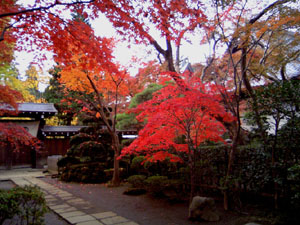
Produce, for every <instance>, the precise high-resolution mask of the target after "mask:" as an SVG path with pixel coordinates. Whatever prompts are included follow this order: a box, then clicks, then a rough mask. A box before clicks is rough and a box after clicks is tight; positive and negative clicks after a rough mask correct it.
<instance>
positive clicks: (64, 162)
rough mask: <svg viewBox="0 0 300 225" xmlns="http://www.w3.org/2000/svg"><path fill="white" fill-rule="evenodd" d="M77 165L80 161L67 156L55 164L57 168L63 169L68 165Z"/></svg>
mask: <svg viewBox="0 0 300 225" xmlns="http://www.w3.org/2000/svg"><path fill="white" fill-rule="evenodd" d="M79 163H80V160H79V159H78V158H75V157H70V156H67V157H62V158H60V159H59V160H58V162H57V166H58V167H65V166H68V165H72V164H79Z"/></svg>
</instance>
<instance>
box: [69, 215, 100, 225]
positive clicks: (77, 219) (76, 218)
mask: <svg viewBox="0 0 300 225" xmlns="http://www.w3.org/2000/svg"><path fill="white" fill-rule="evenodd" d="M66 220H67V221H69V222H70V223H71V224H74V223H75V224H76V223H80V222H87V221H91V220H94V221H95V218H94V217H92V216H90V215H85V216H73V217H69V218H66Z"/></svg>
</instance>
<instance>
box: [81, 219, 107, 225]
mask: <svg viewBox="0 0 300 225" xmlns="http://www.w3.org/2000/svg"><path fill="white" fill-rule="evenodd" d="M76 225H103V223H100V222H99V221H98V220H92V221H87V222H82V223H76Z"/></svg>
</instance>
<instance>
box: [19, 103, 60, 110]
mask: <svg viewBox="0 0 300 225" xmlns="http://www.w3.org/2000/svg"><path fill="white" fill-rule="evenodd" d="M18 110H19V111H20V112H48V113H57V110H56V108H55V107H54V104H53V103H30V102H29V103H19V104H18Z"/></svg>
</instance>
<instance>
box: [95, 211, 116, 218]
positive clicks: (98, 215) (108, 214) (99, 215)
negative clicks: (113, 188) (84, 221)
mask: <svg viewBox="0 0 300 225" xmlns="http://www.w3.org/2000/svg"><path fill="white" fill-rule="evenodd" d="M116 215H117V214H115V213H114V212H101V213H94V214H91V216H93V217H95V218H97V219H104V218H107V217H113V216H116Z"/></svg>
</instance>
